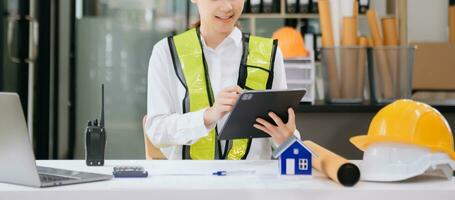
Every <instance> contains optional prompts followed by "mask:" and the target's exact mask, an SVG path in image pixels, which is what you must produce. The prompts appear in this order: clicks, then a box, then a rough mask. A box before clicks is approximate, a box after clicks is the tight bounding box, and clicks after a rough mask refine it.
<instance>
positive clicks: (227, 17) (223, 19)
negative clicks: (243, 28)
mask: <svg viewBox="0 0 455 200" xmlns="http://www.w3.org/2000/svg"><path fill="white" fill-rule="evenodd" d="M215 18H217V19H218V20H221V21H223V22H230V21H231V20H232V19H233V18H234V14H232V15H224V16H215Z"/></svg>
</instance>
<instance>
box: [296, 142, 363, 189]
mask: <svg viewBox="0 0 455 200" xmlns="http://www.w3.org/2000/svg"><path fill="white" fill-rule="evenodd" d="M303 143H304V144H305V145H306V146H307V147H308V148H310V150H311V151H313V152H314V153H315V154H316V155H317V156H316V155H313V156H312V159H313V160H312V167H313V168H315V169H316V170H318V171H320V172H322V173H324V174H325V175H327V176H328V177H329V178H330V179H332V180H333V181H335V182H337V183H339V184H341V185H343V186H354V185H355V184H356V183H357V182H358V181H359V178H360V170H359V168H358V167H357V166H356V165H354V164H353V163H351V162H349V161H348V160H346V159H345V158H343V157H341V156H339V155H337V154H335V153H333V152H331V151H329V150H327V149H325V148H324V147H321V146H319V145H318V144H316V143H314V142H312V141H309V140H306V141H304V142H303Z"/></svg>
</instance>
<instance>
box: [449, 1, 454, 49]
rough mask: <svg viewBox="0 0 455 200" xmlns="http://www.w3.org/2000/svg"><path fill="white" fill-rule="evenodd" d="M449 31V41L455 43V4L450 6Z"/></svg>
mask: <svg viewBox="0 0 455 200" xmlns="http://www.w3.org/2000/svg"><path fill="white" fill-rule="evenodd" d="M449 31H450V33H449V34H450V38H449V41H450V42H451V43H455V5H451V6H450V7H449Z"/></svg>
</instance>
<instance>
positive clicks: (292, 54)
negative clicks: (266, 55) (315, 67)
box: [272, 27, 308, 59]
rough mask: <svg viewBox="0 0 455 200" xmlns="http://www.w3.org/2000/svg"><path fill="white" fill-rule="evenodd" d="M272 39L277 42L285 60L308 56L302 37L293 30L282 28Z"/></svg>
mask: <svg viewBox="0 0 455 200" xmlns="http://www.w3.org/2000/svg"><path fill="white" fill-rule="evenodd" d="M272 38H273V39H277V40H278V46H279V47H280V49H281V51H282V52H283V57H284V58H285V59H288V58H296V57H307V56H308V51H307V50H306V49H305V44H304V41H303V37H302V35H301V34H300V33H299V31H297V30H296V29H295V28H291V27H282V28H280V29H278V30H277V31H275V33H273V36H272Z"/></svg>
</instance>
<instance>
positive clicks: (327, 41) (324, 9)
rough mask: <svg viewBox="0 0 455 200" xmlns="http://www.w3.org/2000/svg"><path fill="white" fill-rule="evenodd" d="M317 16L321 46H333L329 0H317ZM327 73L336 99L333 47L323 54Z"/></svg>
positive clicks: (332, 95)
mask: <svg viewBox="0 0 455 200" xmlns="http://www.w3.org/2000/svg"><path fill="white" fill-rule="evenodd" d="M318 6H319V16H320V17H319V18H320V21H321V31H322V46H323V47H330V48H333V47H334V40H333V31H332V21H331V16H330V4H329V0H320V1H319V4H318ZM325 56H326V57H325V58H323V59H326V61H327V62H326V63H327V64H326V65H327V66H326V67H327V75H328V77H327V78H328V82H329V88H330V90H329V92H330V96H331V98H332V99H337V98H339V97H340V88H339V81H338V70H337V66H336V57H335V51H334V49H326V54H325Z"/></svg>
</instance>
